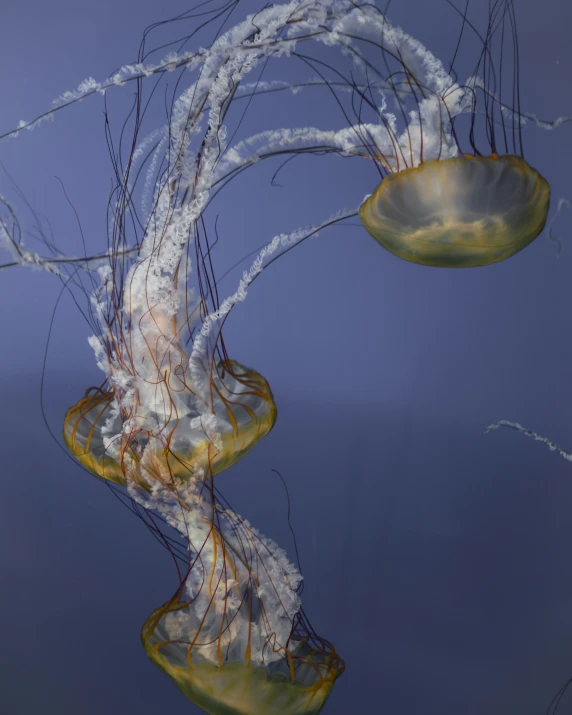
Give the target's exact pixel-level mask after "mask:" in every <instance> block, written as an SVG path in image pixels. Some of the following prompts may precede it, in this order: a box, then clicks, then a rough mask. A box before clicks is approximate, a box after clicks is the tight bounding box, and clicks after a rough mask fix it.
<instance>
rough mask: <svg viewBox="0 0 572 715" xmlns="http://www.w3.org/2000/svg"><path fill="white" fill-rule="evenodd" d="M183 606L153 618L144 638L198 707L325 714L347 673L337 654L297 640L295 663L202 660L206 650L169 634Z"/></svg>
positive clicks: (226, 714) (234, 713)
mask: <svg viewBox="0 0 572 715" xmlns="http://www.w3.org/2000/svg"><path fill="white" fill-rule="evenodd" d="M180 607H181V604H174V603H168V604H166V605H165V606H163V607H162V608H160V609H158V610H157V611H155V612H154V613H152V614H151V616H150V617H149V618H148V620H147V622H146V623H145V625H144V626H143V630H142V633H141V637H142V641H143V646H144V648H145V651H146V652H147V655H148V656H149V658H150V659H151V660H152V661H153V662H154V663H155V665H157V666H158V667H159V668H160V669H161V670H163V672H165V673H166V674H167V675H168V676H169V677H170V678H171V679H172V680H173V681H174V682H175V683H176V685H177V686H178V688H179V689H180V690H181V691H182V693H183V694H184V695H185V696H186V697H187V698H188V699H189V700H191V702H193V703H194V704H195V705H198V706H199V707H200V708H202V709H203V710H205V711H206V712H208V713H210V714H211V715H269V713H280V715H317V714H318V713H319V712H320V711H321V710H322V708H323V706H324V703H325V702H326V700H327V698H328V696H329V694H330V692H331V690H332V687H333V685H334V682H335V679H336V678H337V677H338V676H339V675H340V674H341V672H342V670H343V666H342V665H341V661H340V660H339V657H338V656H337V655H336V654H335V653H326V652H323V651H321V650H319V649H318V650H316V649H312V648H311V647H310V646H309V645H308V644H307V643H305V642H303V641H300V643H298V644H297V643H295V642H294V641H293V642H292V643H291V644H290V646H291V648H292V649H293V650H296V656H295V658H292V657H288V658H287V657H286V656H283V657H281V658H280V659H279V660H277V661H274V662H272V663H269V664H267V665H265V666H263V665H259V664H254V663H251V662H248V660H247V658H246V657H242V658H240V659H238V660H235V661H234V662H226V663H224V664H220V665H219V664H215V663H212V662H209V661H207V660H205V659H203V658H201V655H200V647H192V646H191V645H189V644H188V642H176V641H173V640H171V639H170V638H169V636H168V635H167V633H166V632H165V629H164V626H163V623H164V618H165V616H166V615H168V613H169V611H171V610H172V609H173V608H180ZM294 664H295V665H294Z"/></svg>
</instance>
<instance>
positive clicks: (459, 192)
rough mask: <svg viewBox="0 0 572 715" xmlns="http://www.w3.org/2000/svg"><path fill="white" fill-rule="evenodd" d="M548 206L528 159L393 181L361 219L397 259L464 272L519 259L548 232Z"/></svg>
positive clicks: (491, 160) (451, 166)
mask: <svg viewBox="0 0 572 715" xmlns="http://www.w3.org/2000/svg"><path fill="white" fill-rule="evenodd" d="M549 203H550V186H549V185H548V182H547V181H546V180H545V179H544V178H543V177H542V176H541V175H540V174H539V173H538V172H537V171H536V170H535V169H533V168H532V167H531V166H529V165H528V164H527V163H526V162H525V161H524V159H522V158H520V157H518V156H513V155H504V156H497V155H496V154H492V155H491V156H489V157H472V156H461V157H455V158H452V159H443V160H437V159H429V160H427V161H425V162H423V163H421V164H420V165H419V166H417V167H413V168H409V169H404V170H403V171H398V172H395V173H391V174H389V175H388V176H387V177H385V178H384V179H383V181H382V182H381V184H380V185H379V186H378V187H377V189H376V190H375V192H374V193H373V194H372V195H371V196H369V197H368V198H367V199H366V200H365V201H364V203H363V204H362V205H361V207H360V210H359V216H360V219H361V221H362V223H363V225H364V226H365V228H366V229H367V230H368V232H369V233H370V234H371V235H372V236H373V237H374V238H375V239H376V241H379V243H381V245H382V246H383V247H384V248H386V249H387V250H388V251H390V252H391V253H393V254H395V255H396V256H399V257H400V258H403V259H405V260H406V261H411V262H413V263H421V264H423V265H425V266H441V267H452V268H462V267H469V266H484V265H488V264H490V263H496V262H498V261H503V260H504V259H505V258H509V257H510V256H513V255H514V254H515V253H518V251H521V250H522V249H523V248H525V246H527V245H528V244H529V243H530V242H531V241H533V240H534V239H535V238H536V237H537V236H538V235H539V234H540V232H541V231H542V229H543V228H544V224H545V222H546V217H547V214H548V207H549Z"/></svg>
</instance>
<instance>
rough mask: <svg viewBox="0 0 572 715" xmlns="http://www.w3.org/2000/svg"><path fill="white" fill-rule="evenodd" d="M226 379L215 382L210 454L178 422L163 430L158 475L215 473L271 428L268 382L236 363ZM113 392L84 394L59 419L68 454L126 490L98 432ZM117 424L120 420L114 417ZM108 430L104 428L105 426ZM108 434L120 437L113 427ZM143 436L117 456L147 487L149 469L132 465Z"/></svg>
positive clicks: (184, 421) (121, 467)
mask: <svg viewBox="0 0 572 715" xmlns="http://www.w3.org/2000/svg"><path fill="white" fill-rule="evenodd" d="M226 369H227V373H226V379H224V380H218V383H219V384H216V385H215V387H216V390H217V394H218V395H219V396H221V397H225V401H224V407H223V408H222V409H219V415H218V416H219V417H220V418H221V420H222V427H221V439H220V445H219V447H218V448H217V449H213V445H212V443H211V441H210V440H209V439H208V436H206V435H205V434H204V433H203V431H202V430H201V429H200V428H198V429H197V428H192V427H191V426H190V424H189V423H190V420H189V419H188V418H187V417H185V418H178V419H177V420H174V422H173V425H169V424H168V425H167V428H166V430H165V432H166V433H170V432H171V433H172V439H171V442H170V448H169V449H168V450H165V452H164V454H160V455H157V459H158V462H157V472H162V473H163V474H169V475H171V477H175V478H178V479H180V480H181V481H186V480H188V479H189V477H190V476H191V475H192V474H193V473H194V472H195V471H196V469H197V468H201V467H202V468H205V469H207V470H208V472H209V473H211V474H218V473H220V472H222V471H224V470H225V469H228V468H229V467H230V466H232V465H233V464H235V463H236V462H238V461H239V460H240V459H241V458H242V457H243V456H244V455H245V454H247V453H248V452H249V451H250V450H251V449H252V447H254V445H255V444H257V443H258V442H259V441H260V440H261V439H262V438H263V437H264V436H265V435H266V434H268V432H269V431H270V430H271V429H272V427H273V426H274V423H275V421H276V415H277V410H276V404H275V403H274V398H273V396H272V392H271V390H270V386H269V384H268V382H267V381H266V380H265V379H264V378H263V377H262V376H261V375H259V374H258V373H257V372H255V371H254V370H251V369H249V368H245V367H244V366H243V365H240V364H239V363H237V362H235V361H228V362H227V364H226ZM113 398H114V395H113V392H112V391H107V392H104V391H101V390H98V391H95V392H91V393H88V394H87V395H86V396H85V397H83V398H82V399H81V400H80V401H79V402H78V403H77V404H76V405H74V406H73V407H71V408H70V409H69V410H68V411H67V413H66V416H65V420H64V430H63V435H64V441H65V443H66V446H67V447H68V449H69V451H70V452H71V453H72V454H73V455H74V456H75V457H76V458H77V459H78V460H79V462H80V463H81V464H82V465H83V466H84V467H85V468H86V469H87V470H88V471H90V472H91V473H92V474H94V475H95V476H98V477H101V478H102V479H105V480H106V481H110V482H114V483H116V484H120V485H122V486H125V485H126V484H127V480H126V477H125V464H124V463H123V459H122V458H118V457H117V454H116V452H112V451H110V450H109V446H108V444H107V443H106V441H105V438H104V433H103V428H104V426H105V424H106V422H107V421H108V420H109V419H110V414H111V407H112V404H113ZM115 419H116V420H117V421H118V422H120V420H121V418H120V417H119V416H117V417H116V418H115ZM108 427H109V425H108ZM111 431H112V432H113V431H114V432H116V433H117V432H120V430H119V428H118V427H116V428H115V429H113V426H112V427H111ZM144 441H145V435H144V433H142V434H139V435H138V437H137V442H138V444H137V445H135V447H136V448H135V449H133V448H132V445H131V444H130V441H129V439H125V440H124V442H125V444H124V445H122V447H121V450H120V451H121V455H129V456H130V457H131V458H132V463H133V461H134V462H135V468H134V469H132V470H131V475H130V478H131V479H134V480H135V481H136V482H137V483H139V485H140V486H143V487H145V488H148V487H149V485H150V483H151V482H152V481H153V480H154V474H153V472H152V471H149V468H148V467H147V468H146V469H143V467H142V465H140V464H137V460H138V454H137V452H138V451H139V448H140V447H142V446H144Z"/></svg>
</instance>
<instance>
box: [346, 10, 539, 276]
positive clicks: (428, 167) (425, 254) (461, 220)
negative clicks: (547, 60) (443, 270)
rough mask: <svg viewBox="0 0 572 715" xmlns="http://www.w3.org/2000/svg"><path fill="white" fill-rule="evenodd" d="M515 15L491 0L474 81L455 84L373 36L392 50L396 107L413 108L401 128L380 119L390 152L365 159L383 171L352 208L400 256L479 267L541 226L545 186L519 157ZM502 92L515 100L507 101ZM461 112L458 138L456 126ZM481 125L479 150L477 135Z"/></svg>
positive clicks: (438, 69)
mask: <svg viewBox="0 0 572 715" xmlns="http://www.w3.org/2000/svg"><path fill="white" fill-rule="evenodd" d="M463 19H464V21H467V18H463ZM515 22H516V21H515V17H514V4H513V2H512V1H510V0H509V1H508V2H497V3H494V4H493V5H492V9H491V13H490V16H489V22H488V26H487V31H486V34H485V35H484V37H483V38H482V51H481V56H480V57H479V59H478V63H477V72H479V71H480V70H482V76H483V78H484V80H483V79H479V77H478V76H477V74H475V75H474V76H472V77H470V78H469V79H468V80H467V81H466V83H465V85H463V86H460V85H459V84H458V83H457V82H456V80H455V77H454V74H453V71H452V70H453V63H451V67H450V68H449V70H448V71H445V69H444V67H443V66H442V65H440V63H439V62H438V61H436V60H435V59H434V58H433V57H432V56H431V54H430V53H429V52H427V51H424V52H419V51H417V52H416V51H415V47H414V46H413V43H409V48H408V49H410V53H408V54H404V53H403V49H402V47H399V46H398V43H397V42H396V41H395V39H394V38H393V37H392V35H391V33H385V32H384V34H383V35H382V41H381V45H382V47H383V52H384V55H386V56H387V57H388V58H389V60H390V61H391V60H394V61H395V58H397V60H396V61H395V64H396V70H395V74H394V75H393V76H392V77H393V83H394V87H395V102H396V105H397V108H398V114H401V115H402V116H405V115H406V113H407V111H408V108H410V107H413V109H412V110H411V112H410V121H409V123H408V126H407V127H406V130H405V131H404V132H402V133H399V132H398V131H396V130H395V126H394V124H393V123H391V122H388V123H387V131H388V132H389V133H390V134H391V140H392V144H391V151H390V152H389V153H386V152H383V151H382V152H381V153H379V154H377V156H376V157H375V158H376V159H377V161H378V162H379V164H380V167H381V171H382V172H385V173H386V175H385V176H384V178H383V179H382V181H381V183H380V184H379V186H378V187H377V188H376V189H375V191H374V192H373V193H372V195H371V196H369V197H368V198H367V199H366V200H365V201H364V203H363V204H362V205H361V207H360V210H359V216H360V219H361V221H362V223H363V225H364V226H365V228H366V229H367V231H368V232H369V233H370V234H371V235H372V236H373V237H374V238H375V239H376V241H378V242H379V243H380V244H381V245H382V246H383V247H384V248H386V249H387V250H388V251H390V252H391V253H393V254H395V255H396V256H399V257H400V258H403V259H405V260H407V261H411V262H413V263H419V264H423V265H427V266H441V267H468V266H483V265H488V264H491V263H496V262H498V261H502V260H505V259H506V258H509V257H510V256H513V255H514V254H515V253H518V252H519V251H521V250H522V249H523V248H525V247H526V246H527V245H528V244H529V243H531V241H533V240H534V239H535V238H536V237H537V236H538V235H539V234H540V233H541V232H542V229H543V228H544V225H545V223H546V219H547V215H548V209H549V204H550V186H549V185H548V182H547V181H546V179H544V177H543V176H542V175H541V174H540V173H539V172H538V171H537V170H536V169H534V168H533V167H531V166H530V165H529V164H528V163H527V162H526V161H525V159H524V157H523V137H522V121H523V117H522V116H521V113H520V111H519V101H520V95H519V86H518V82H519V71H518V45H517V39H516V33H515V31H514V28H515V26H516V25H515ZM471 27H473V26H471ZM475 32H476V30H475ZM402 44H403V43H402ZM511 45H512V58H511V57H509V56H508V55H509V52H507V47H510V46H511ZM458 49H459V47H457V50H458ZM419 58H421V62H419ZM505 75H506V77H505ZM507 77H508V81H507ZM503 80H504V86H503ZM507 85H508V91H507ZM511 85H512V86H511ZM507 95H508V96H509V97H511V98H513V101H515V100H514V98H516V104H513V105H508V104H507V102H508V100H507V99H506V96H507ZM465 113H466V114H468V115H469V117H470V124H469V131H468V137H467V139H466V140H464V139H463V130H462V129H461V128H460V127H459V124H458V122H459V118H460V115H462V114H465ZM479 119H480V120H481V122H479V121H478V120H479ZM481 123H484V125H485V132H484V134H485V138H484V143H485V144H486V147H485V148H484V149H483V148H482V147H480V148H479V142H478V140H477V137H478V136H479V133H482V132H481V131H480V130H481V127H480V124H481Z"/></svg>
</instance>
